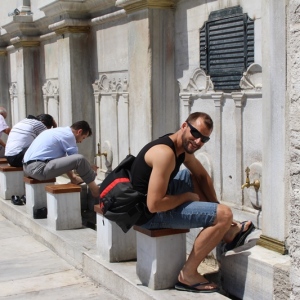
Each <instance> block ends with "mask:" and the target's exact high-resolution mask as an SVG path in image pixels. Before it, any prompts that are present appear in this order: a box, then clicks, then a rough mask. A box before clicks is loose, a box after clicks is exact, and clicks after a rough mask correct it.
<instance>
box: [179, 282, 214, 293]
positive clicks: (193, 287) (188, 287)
mask: <svg viewBox="0 0 300 300" xmlns="http://www.w3.org/2000/svg"><path fill="white" fill-rule="evenodd" d="M207 284H211V282H210V281H205V282H200V283H196V284H192V285H187V284H184V283H181V282H180V281H178V282H177V283H176V284H175V289H176V290H178V291H185V292H192V293H215V292H218V291H219V289H218V288H217V287H216V288H213V289H209V290H208V289H202V290H201V289H197V287H201V286H204V285H207Z"/></svg>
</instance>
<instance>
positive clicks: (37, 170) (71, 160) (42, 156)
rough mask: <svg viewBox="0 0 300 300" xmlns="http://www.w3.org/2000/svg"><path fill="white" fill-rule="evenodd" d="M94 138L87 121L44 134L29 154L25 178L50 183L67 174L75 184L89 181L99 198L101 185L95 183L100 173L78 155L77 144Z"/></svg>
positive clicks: (50, 130) (32, 146)
mask: <svg viewBox="0 0 300 300" xmlns="http://www.w3.org/2000/svg"><path fill="white" fill-rule="evenodd" d="M91 135H92V130H91V128H90V125H89V124H88V123H87V122H86V121H78V122H76V123H74V124H73V125H72V126H71V127H57V128H53V129H49V130H45V131H43V132H42V133H41V134H40V135H39V136H37V137H36V139H35V140H34V141H33V142H32V144H31V145H30V147H29V148H28V150H27V151H26V153H25V156H24V160H23V169H24V173H25V175H26V176H29V177H32V178H34V179H37V180H47V179H50V178H54V177H57V176H60V175H62V174H64V173H66V174H67V175H68V177H69V178H70V180H71V182H72V183H74V184H80V183H82V182H85V183H86V184H87V185H88V187H89V189H90V191H91V194H92V196H93V197H98V196H99V186H98V185H97V184H96V182H95V181H94V180H95V177H96V173H95V171H94V170H93V168H92V166H91V165H90V163H89V162H88V161H87V160H86V158H84V157H83V155H81V154H78V147H77V145H76V143H81V142H82V141H83V140H84V139H86V138H87V137H89V136H91ZM73 170H76V172H77V173H78V175H79V176H78V175H76V174H75V173H74V171H73Z"/></svg>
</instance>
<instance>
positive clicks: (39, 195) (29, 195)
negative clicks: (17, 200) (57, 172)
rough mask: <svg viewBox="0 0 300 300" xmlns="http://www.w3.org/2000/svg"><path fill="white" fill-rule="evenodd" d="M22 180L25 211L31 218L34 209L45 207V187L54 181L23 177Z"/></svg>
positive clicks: (53, 179)
mask: <svg viewBox="0 0 300 300" xmlns="http://www.w3.org/2000/svg"><path fill="white" fill-rule="evenodd" d="M23 180H24V182H25V194H26V211H27V213H28V214H29V215H30V216H31V217H33V212H34V210H35V209H39V208H42V207H47V195H46V192H45V187H46V186H47V185H51V184H54V182H55V181H56V179H55V178H52V179H48V180H42V181H40V180H36V179H33V178H30V177H26V176H24V178H23Z"/></svg>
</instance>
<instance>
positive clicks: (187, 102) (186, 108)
mask: <svg viewBox="0 0 300 300" xmlns="http://www.w3.org/2000/svg"><path fill="white" fill-rule="evenodd" d="M191 96H192V95H191V93H180V94H179V97H180V109H181V111H180V116H181V118H182V120H180V122H181V123H182V122H183V121H184V120H185V119H186V118H187V117H188V115H189V114H190V112H191V104H192V98H191Z"/></svg>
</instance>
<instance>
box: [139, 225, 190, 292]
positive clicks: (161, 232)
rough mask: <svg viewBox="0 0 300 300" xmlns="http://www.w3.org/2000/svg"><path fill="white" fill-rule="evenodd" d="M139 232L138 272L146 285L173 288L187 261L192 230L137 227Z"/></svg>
mask: <svg viewBox="0 0 300 300" xmlns="http://www.w3.org/2000/svg"><path fill="white" fill-rule="evenodd" d="M134 229H135V230H136V233H137V264H136V272H137V275H138V277H139V279H140V280H141V282H142V284H143V285H146V286H148V287H149V288H151V289H153V290H161V289H167V288H172V287H174V285H175V284H176V282H177V281H178V280H177V277H178V274H179V272H180V270H181V269H182V267H183V265H184V263H185V261H186V233H187V232H189V230H188V229H154V230H148V229H144V228H142V227H139V226H134Z"/></svg>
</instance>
